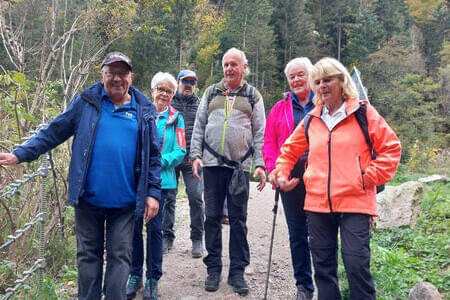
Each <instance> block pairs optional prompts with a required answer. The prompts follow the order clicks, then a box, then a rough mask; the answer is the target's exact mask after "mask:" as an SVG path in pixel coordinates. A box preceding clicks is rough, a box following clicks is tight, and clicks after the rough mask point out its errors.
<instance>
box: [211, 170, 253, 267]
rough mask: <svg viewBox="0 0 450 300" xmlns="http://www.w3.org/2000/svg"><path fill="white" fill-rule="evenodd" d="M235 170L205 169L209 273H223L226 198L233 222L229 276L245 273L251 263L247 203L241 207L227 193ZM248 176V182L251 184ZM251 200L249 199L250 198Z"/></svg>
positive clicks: (231, 227)
mask: <svg viewBox="0 0 450 300" xmlns="http://www.w3.org/2000/svg"><path fill="white" fill-rule="evenodd" d="M232 174H233V169H231V168H228V167H204V168H203V179H204V185H205V190H204V197H205V215H206V220H205V246H206V250H207V251H208V255H207V256H206V257H205V258H204V259H203V262H204V263H205V265H206V267H207V271H208V273H213V272H217V273H221V272H222V224H221V219H222V214H223V203H224V200H225V196H226V198H227V201H228V202H227V204H228V218H229V220H230V244H229V253H230V270H229V273H228V274H229V275H235V274H244V271H245V267H246V266H248V264H249V263H250V253H249V247H248V242H247V224H246V222H247V201H245V203H242V204H236V203H233V199H232V197H231V195H230V194H229V193H228V185H229V184H230V181H231V175H232ZM249 178H250V177H249V174H248V173H246V182H243V183H242V184H247V185H248V184H249ZM247 200H248V199H247Z"/></svg>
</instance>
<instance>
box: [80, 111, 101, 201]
mask: <svg viewBox="0 0 450 300" xmlns="http://www.w3.org/2000/svg"><path fill="white" fill-rule="evenodd" d="M100 114H101V111H100V112H99V113H98V115H97V120H96V121H95V123H94V124H92V125H94V128H93V131H92V138H91V141H90V143H89V148H88V149H87V152H86V151H84V152H85V153H84V155H85V156H86V167H85V168H84V174H83V180H82V181H81V182H80V185H81V184H83V186H82V187H81V186H80V197H81V196H82V194H83V193H84V184H85V183H86V177H87V173H88V169H89V165H90V164H91V153H92V148H93V146H94V142H95V139H94V137H95V136H96V135H97V127H98V123H99V121H100ZM92 125H91V126H92Z"/></svg>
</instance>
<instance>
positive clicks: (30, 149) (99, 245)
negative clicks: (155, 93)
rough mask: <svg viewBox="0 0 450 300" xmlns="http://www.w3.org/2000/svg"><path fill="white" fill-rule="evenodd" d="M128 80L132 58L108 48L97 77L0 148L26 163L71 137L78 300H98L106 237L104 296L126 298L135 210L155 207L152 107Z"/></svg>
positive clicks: (4, 156) (8, 158) (150, 212)
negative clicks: (13, 145) (23, 139)
mask: <svg viewBox="0 0 450 300" xmlns="http://www.w3.org/2000/svg"><path fill="white" fill-rule="evenodd" d="M133 78H134V74H133V73H132V64H131V60H130V59H129V58H128V57H127V56H126V55H124V54H123V53H120V52H111V53H109V54H108V55H107V56H106V57H105V59H104V60H103V62H102V68H101V72H100V82H97V83H96V84H94V85H93V86H91V87H89V88H87V89H86V90H84V91H83V92H82V93H81V94H80V95H77V96H76V97H75V98H74V99H73V100H72V102H71V103H70V105H69V106H68V107H67V110H66V111H65V112H64V113H62V114H60V115H59V116H58V117H56V118H55V119H54V120H53V121H51V122H50V123H49V125H48V126H46V127H45V128H44V129H42V130H40V131H39V132H38V133H37V134H36V135H35V136H34V137H32V138H31V139H30V140H29V141H28V142H27V143H25V144H23V145H21V146H19V147H18V148H17V149H15V150H14V151H13V152H12V153H0V165H14V164H17V163H21V162H30V161H32V160H35V159H37V158H38V157H39V155H41V154H43V153H45V152H47V151H49V150H51V149H53V148H54V147H56V146H58V145H59V144H61V143H62V142H64V141H66V140H67V139H68V138H70V137H71V136H74V139H73V143H72V157H71V161H70V168H69V193H68V195H69V196H68V197H69V199H68V201H69V203H70V204H72V205H74V206H75V235H76V238H77V266H78V299H101V294H102V278H103V253H104V245H105V239H106V251H107V262H106V263H107V264H106V273H105V281H104V292H105V296H106V299H119V300H121V299H126V295H125V287H126V281H127V278H128V274H129V266H130V263H131V250H132V249H131V248H132V237H133V229H134V218H135V212H136V214H137V215H142V214H144V217H145V219H146V221H147V222H148V221H149V220H150V219H151V218H152V217H154V216H155V215H156V214H157V212H158V209H159V199H160V194H161V179H160V170H161V156H160V152H159V141H158V132H157V129H156V125H155V117H156V109H155V106H154V105H153V104H152V103H151V102H150V101H149V100H148V98H147V97H145V96H144V94H142V93H141V92H140V91H138V90H137V89H135V88H134V87H133V86H132V85H131V83H132V81H133ZM105 232H106V237H105V236H104V235H105Z"/></svg>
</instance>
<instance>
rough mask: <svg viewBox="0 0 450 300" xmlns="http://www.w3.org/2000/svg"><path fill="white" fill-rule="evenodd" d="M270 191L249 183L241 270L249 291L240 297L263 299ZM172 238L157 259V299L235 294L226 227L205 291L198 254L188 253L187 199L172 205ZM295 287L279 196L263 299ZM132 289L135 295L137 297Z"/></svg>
mask: <svg viewBox="0 0 450 300" xmlns="http://www.w3.org/2000/svg"><path fill="white" fill-rule="evenodd" d="M274 194H275V193H274V191H272V189H271V186H270V184H268V185H267V186H266V187H265V189H264V190H263V191H262V192H258V191H257V190H256V184H255V183H251V185H250V199H249V203H248V219H247V225H248V242H249V245H250V265H249V266H248V267H247V269H246V272H245V278H246V279H247V282H248V285H249V288H250V292H249V294H248V295H247V296H245V297H242V298H246V299H263V297H264V290H265V282H266V276H267V264H268V259H269V247H270V237H271V230H272V222H273V212H272V209H273V205H274ZM176 209H177V210H176V224H175V228H176V236H177V238H176V240H175V243H174V247H173V248H172V249H171V251H170V252H169V253H168V254H166V255H165V256H164V258H163V272H164V274H163V277H162V278H161V280H160V281H159V294H160V299H162V300H164V299H177V300H178V299H180V300H197V299H198V300H200V299H228V300H230V299H239V298H241V296H239V295H238V294H236V293H234V292H233V290H232V288H231V286H229V285H228V284H227V282H226V280H227V275H228V267H229V256H228V240H229V231H230V228H229V226H228V225H224V226H223V233H222V238H223V253H222V255H223V258H222V261H223V265H224V267H223V271H222V281H221V283H220V288H219V290H218V291H217V292H213V293H211V292H206V291H205V290H204V280H205V278H206V268H205V265H204V264H203V260H202V259H194V258H192V257H191V252H190V250H191V241H190V239H189V205H188V202H187V199H179V200H178V201H177V207H176ZM295 295H296V287H295V282H294V278H293V274H292V265H291V258H290V250H289V240H288V233H287V226H286V221H285V217H284V213H283V208H282V204H281V200H280V201H279V207H278V213H277V220H276V227H275V240H274V248H273V255H272V267H271V273H270V281H269V289H268V296H267V298H268V299H294V298H295ZM141 297H142V294H138V295H137V296H136V298H135V299H139V300H140V299H142V298H141Z"/></svg>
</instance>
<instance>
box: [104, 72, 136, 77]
mask: <svg viewBox="0 0 450 300" xmlns="http://www.w3.org/2000/svg"><path fill="white" fill-rule="evenodd" d="M103 74H105V75H106V77H108V78H114V77H116V75H118V76H119V77H120V78H126V77H127V76H128V75H129V74H130V71H119V72H112V71H103Z"/></svg>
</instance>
